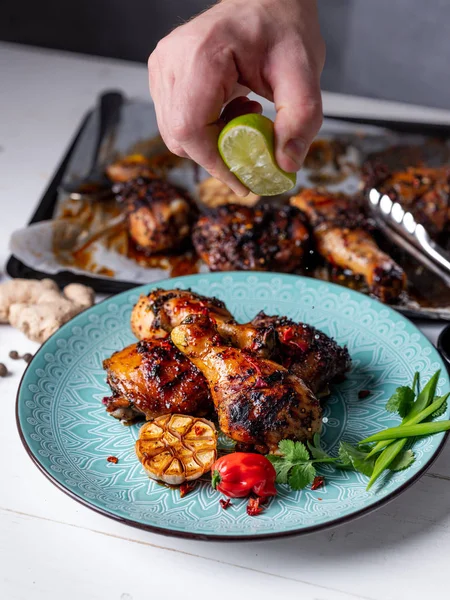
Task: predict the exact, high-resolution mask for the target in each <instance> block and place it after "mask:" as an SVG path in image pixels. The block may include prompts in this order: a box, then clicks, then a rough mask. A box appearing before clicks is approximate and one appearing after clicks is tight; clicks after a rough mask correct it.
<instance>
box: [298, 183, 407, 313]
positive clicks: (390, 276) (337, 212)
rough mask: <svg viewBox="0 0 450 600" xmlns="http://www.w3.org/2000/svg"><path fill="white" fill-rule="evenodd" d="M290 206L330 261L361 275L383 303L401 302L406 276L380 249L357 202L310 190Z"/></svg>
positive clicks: (342, 196) (341, 196) (320, 250)
mask: <svg viewBox="0 0 450 600" xmlns="http://www.w3.org/2000/svg"><path fill="white" fill-rule="evenodd" d="M291 204H292V205H293V206H296V207H297V208H299V209H300V210H302V211H303V212H304V213H305V214H306V216H307V217H308V220H309V222H310V224H311V227H312V228H313V232H314V237H315V240H316V245H317V249H318V251H319V253H320V254H321V255H322V256H323V257H324V258H325V259H326V260H327V261H328V262H330V263H331V264H332V265H335V266H337V267H340V268H341V269H349V270H350V271H352V272H353V273H354V274H356V275H362V276H363V277H364V278H365V280H366V282H367V284H368V286H369V288H370V290H371V292H372V293H373V294H374V295H375V296H377V297H378V298H380V300H382V301H383V302H393V301H395V300H397V299H398V297H399V295H400V294H401V292H402V291H403V290H404V289H405V287H406V276H405V273H404V271H403V269H402V268H401V267H400V266H399V265H398V264H397V263H396V262H395V261H394V260H393V259H392V258H391V257H390V256H388V255H387V254H385V253H384V252H382V251H381V250H380V248H379V247H378V245H377V243H376V242H375V240H374V239H373V237H372V235H371V234H370V233H369V232H368V231H367V224H366V222H365V218H364V215H363V213H362V211H361V210H360V209H359V208H358V206H357V203H356V201H355V200H353V199H351V198H349V197H347V196H345V195H343V194H331V193H328V192H320V191H318V190H312V189H307V190H304V191H303V192H301V193H300V194H298V195H297V196H294V197H293V198H291Z"/></svg>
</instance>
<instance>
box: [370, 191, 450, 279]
mask: <svg viewBox="0 0 450 600" xmlns="http://www.w3.org/2000/svg"><path fill="white" fill-rule="evenodd" d="M369 206H370V209H371V212H372V215H373V217H374V219H375V221H376V223H377V225H378V227H379V228H380V229H381V230H382V231H383V233H384V234H385V235H386V237H388V238H389V239H391V240H392V241H393V242H394V243H395V244H397V245H398V246H400V247H401V248H403V249H404V250H406V252H408V253H409V254H411V255H412V256H414V258H415V259H416V260H418V261H419V262H420V263H422V264H423V265H424V266H425V267H427V268H428V269H430V270H431V271H433V273H435V274H436V275H438V276H439V277H440V278H441V279H442V280H443V281H445V283H446V285H448V286H449V287H450V254H449V253H448V252H446V251H445V250H444V249H443V248H441V247H440V246H439V245H438V244H436V242H434V241H433V240H432V239H431V238H430V236H429V235H428V232H427V231H426V229H425V227H423V225H421V224H420V223H417V222H416V220H415V219H414V216H413V215H412V214H411V213H410V212H409V211H405V210H404V209H403V208H402V206H401V205H400V204H399V203H398V202H394V201H392V199H391V198H390V197H389V196H388V195H387V194H380V192H379V191H378V190H376V189H375V188H372V189H371V190H370V192H369Z"/></svg>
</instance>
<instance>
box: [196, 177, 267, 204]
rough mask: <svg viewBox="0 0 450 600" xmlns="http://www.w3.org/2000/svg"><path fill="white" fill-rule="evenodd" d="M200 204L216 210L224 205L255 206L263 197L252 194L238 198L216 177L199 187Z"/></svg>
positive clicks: (209, 178) (205, 180) (210, 178)
mask: <svg viewBox="0 0 450 600" xmlns="http://www.w3.org/2000/svg"><path fill="white" fill-rule="evenodd" d="M197 191H198V195H199V198H200V202H202V203H203V204H205V206H207V207H208V208H216V206H223V205H224V204H241V205H242V206H254V205H255V204H256V203H257V202H258V200H260V199H261V196H257V195H256V194H253V192H250V193H249V194H248V195H247V196H245V197H244V198H242V197H241V196H237V195H236V194H235V193H234V192H233V191H232V190H230V188H229V187H228V186H227V185H225V183H222V182H221V181H219V180H218V179H216V178H215V177H208V179H204V180H203V181H202V182H201V183H199V184H198V187H197Z"/></svg>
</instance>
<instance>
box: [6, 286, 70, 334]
mask: <svg viewBox="0 0 450 600" xmlns="http://www.w3.org/2000/svg"><path fill="white" fill-rule="evenodd" d="M48 291H55V292H58V293H59V287H58V286H57V285H56V283H55V282H54V281H53V280H52V279H42V280H41V281H38V280H35V279H12V280H11V281H5V283H2V284H0V323H9V309H10V307H11V305H12V304H16V303H18V302H20V303H24V304H36V303H38V302H39V300H40V298H41V296H42V295H43V294H45V293H46V292H48Z"/></svg>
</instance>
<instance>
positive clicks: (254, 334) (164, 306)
mask: <svg viewBox="0 0 450 600" xmlns="http://www.w3.org/2000/svg"><path fill="white" fill-rule="evenodd" d="M198 314H206V315H208V316H209V317H210V318H211V319H213V320H214V322H215V323H216V325H217V328H218V330H219V332H220V334H221V335H222V336H223V337H224V338H225V339H226V340H227V341H229V342H230V343H232V344H233V345H234V346H237V347H239V348H248V349H251V350H252V351H254V352H256V353H258V354H259V355H263V356H268V355H269V354H270V353H271V352H272V351H273V348H274V344H275V336H274V332H273V330H271V329H269V328H267V329H265V330H258V329H256V328H255V327H254V326H253V325H252V324H251V323H248V324H245V325H239V324H238V323H236V321H235V319H234V317H233V315H232V314H231V313H230V312H229V311H228V309H227V308H226V306H225V304H224V303H223V302H221V301H220V300H218V299H217V298H214V297H211V298H208V297H206V296H201V295H200V294H196V293H194V292H191V291H190V290H177V289H175V290H162V289H156V290H153V291H151V292H150V293H149V294H148V295H147V296H141V297H140V298H139V300H138V302H137V304H136V305H135V307H134V308H133V311H132V313H131V329H132V331H133V333H134V335H135V336H136V337H137V338H139V339H142V338H148V337H154V338H165V337H167V336H168V335H169V333H170V332H171V331H172V329H173V328H174V327H177V325H180V324H181V323H182V322H183V321H184V320H185V319H186V317H190V316H192V315H198Z"/></svg>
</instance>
